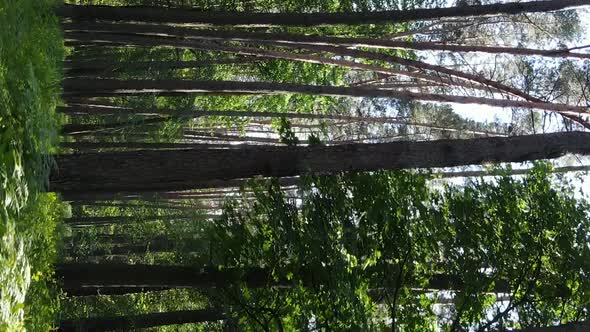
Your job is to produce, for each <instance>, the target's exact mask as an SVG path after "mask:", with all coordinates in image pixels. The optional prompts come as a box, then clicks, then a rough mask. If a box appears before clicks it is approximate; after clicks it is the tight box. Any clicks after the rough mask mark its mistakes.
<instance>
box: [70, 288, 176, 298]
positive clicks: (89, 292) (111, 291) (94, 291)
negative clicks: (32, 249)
mask: <svg viewBox="0 0 590 332" xmlns="http://www.w3.org/2000/svg"><path fill="white" fill-rule="evenodd" d="M170 289H172V288H170V287H81V288H78V289H74V288H70V289H69V290H68V292H67V294H65V295H66V296H68V297H70V296H97V295H127V294H138V293H146V292H160V291H166V290H170Z"/></svg>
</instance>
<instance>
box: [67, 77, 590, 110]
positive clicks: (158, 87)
mask: <svg viewBox="0 0 590 332" xmlns="http://www.w3.org/2000/svg"><path fill="white" fill-rule="evenodd" d="M63 87H64V90H65V92H64V95H65V96H74V97H93V96H97V97H100V96H102V97H115V96H125V95H138V94H139V95H141V94H153V93H157V94H159V95H164V96H165V95H168V96H177V95H183V94H187V93H205V94H207V93H209V94H218V93H222V94H227V93H230V94H232V93H233V94H261V93H262V94H268V93H270V94H272V93H298V94H310V95H320V96H347V97H382V98H396V99H402V100H417V101H431V102H450V103H459V104H481V105H490V106H495V107H515V108H529V109H538V110H547V111H554V112H558V113H566V114H573V115H577V114H578V113H585V112H587V110H588V109H587V107H583V106H575V105H566V104H559V103H549V102H532V101H523V100H510V99H493V98H484V97H472V96H453V95H445V94H435V93H416V92H409V91H397V90H380V89H375V88H366V87H337V86H317V85H303V84H292V83H269V82H238V81H187V80H126V81H122V80H111V79H100V80H86V79H66V80H64V82H63Z"/></svg>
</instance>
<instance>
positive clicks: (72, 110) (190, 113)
mask: <svg viewBox="0 0 590 332" xmlns="http://www.w3.org/2000/svg"><path fill="white" fill-rule="evenodd" d="M57 110H58V111H59V112H62V113H65V114H80V115H82V114H83V115H160V116H172V117H187V118H200V117H204V116H227V117H242V118H287V119H307V120H337V121H354V122H370V123H391V122H396V121H398V122H399V121H401V120H403V119H404V118H402V117H375V118H373V117H363V116H351V115H340V114H313V113H294V112H256V111H231V110H227V111H214V110H199V109H195V110H174V109H161V108H152V109H145V110H144V109H132V108H125V107H119V108H115V107H102V106H99V105H72V106H62V107H58V108H57Z"/></svg>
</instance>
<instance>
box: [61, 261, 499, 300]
mask: <svg viewBox="0 0 590 332" xmlns="http://www.w3.org/2000/svg"><path fill="white" fill-rule="evenodd" d="M295 273H296V274H297V277H298V278H299V280H301V281H302V282H303V284H304V285H305V286H307V287H318V286H321V285H322V284H323V280H325V279H323V278H324V277H326V276H327V274H329V272H328V271H327V270H325V271H311V270H300V271H297V272H295ZM56 276H57V277H58V278H61V279H62V284H63V288H64V290H65V291H66V292H67V291H68V290H69V289H75V290H79V289H80V288H85V287H89V288H96V287H138V288H139V287H171V288H223V287H231V286H237V285H239V284H242V283H243V284H244V285H245V286H246V287H249V288H262V287H269V286H279V287H291V286H293V285H294V281H292V280H288V279H283V280H276V279H275V277H274V276H273V273H272V270H270V269H264V268H246V269H232V268H226V269H223V270H221V271H220V270H218V269H216V268H209V267H206V268H204V267H189V266H163V265H142V264H134V265H127V264H113V263H103V264H89V263H65V264H58V265H57V266H56ZM416 287H418V285H416ZM424 288H426V289H437V290H461V289H463V288H464V283H463V281H462V280H461V279H460V278H459V277H457V276H452V275H446V274H436V275H433V276H431V277H430V279H429V281H428V284H427V285H426V286H425V287H424ZM493 290H494V291H495V292H501V293H505V292H509V291H510V288H509V283H508V282H506V281H502V280H498V281H497V282H496V283H495V286H494V289H493Z"/></svg>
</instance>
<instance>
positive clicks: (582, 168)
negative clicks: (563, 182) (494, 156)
mask: <svg viewBox="0 0 590 332" xmlns="http://www.w3.org/2000/svg"><path fill="white" fill-rule="evenodd" d="M588 171H590V165H586V166H564V167H556V168H554V169H553V170H552V172H553V173H568V172H588ZM529 172H530V169H528V168H523V169H512V170H510V175H525V174H528V173H529ZM438 175H439V176H440V177H441V178H466V177H482V176H496V175H497V173H495V172H493V171H488V170H482V171H463V172H443V173H438Z"/></svg>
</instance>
